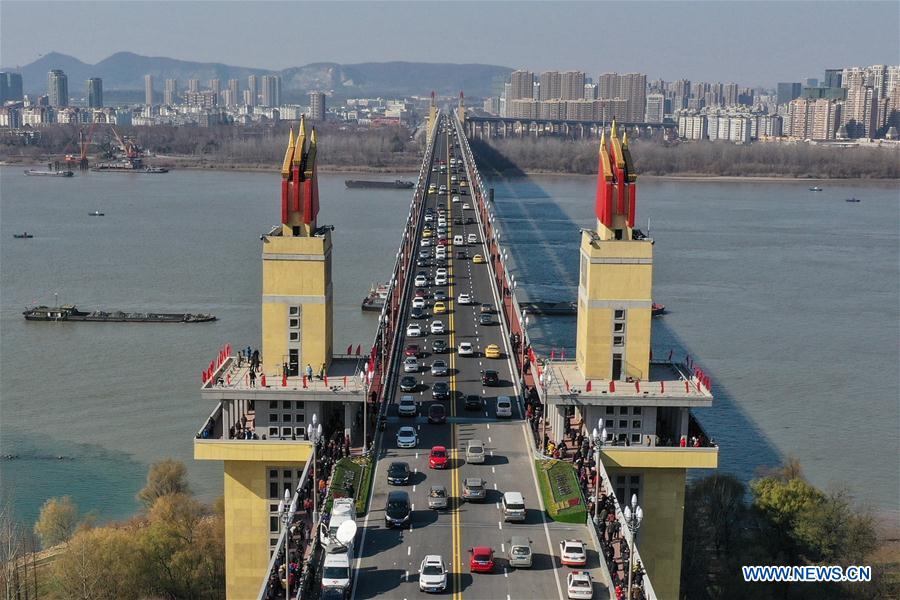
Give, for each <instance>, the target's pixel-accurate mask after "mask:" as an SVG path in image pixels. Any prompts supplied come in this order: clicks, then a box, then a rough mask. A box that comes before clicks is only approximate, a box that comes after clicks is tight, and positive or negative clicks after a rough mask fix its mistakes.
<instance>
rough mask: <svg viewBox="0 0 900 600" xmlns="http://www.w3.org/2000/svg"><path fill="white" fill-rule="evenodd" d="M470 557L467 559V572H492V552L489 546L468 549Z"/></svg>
mask: <svg viewBox="0 0 900 600" xmlns="http://www.w3.org/2000/svg"><path fill="white" fill-rule="evenodd" d="M469 552H470V553H471V554H472V557H471V558H470V559H469V571H471V572H472V573H493V572H494V550H493V548H491V547H490V546H475V547H474V548H469Z"/></svg>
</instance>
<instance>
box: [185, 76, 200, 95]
mask: <svg viewBox="0 0 900 600" xmlns="http://www.w3.org/2000/svg"><path fill="white" fill-rule="evenodd" d="M188 91H189V92H199V91H200V80H199V79H196V78H192V79H188Z"/></svg>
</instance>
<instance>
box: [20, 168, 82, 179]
mask: <svg viewBox="0 0 900 600" xmlns="http://www.w3.org/2000/svg"><path fill="white" fill-rule="evenodd" d="M25 174H26V175H28V176H29V177H73V176H74V175H75V173H73V172H72V171H60V170H49V171H42V170H40V169H25Z"/></svg>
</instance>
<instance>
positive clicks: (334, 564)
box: [322, 552, 350, 590]
mask: <svg viewBox="0 0 900 600" xmlns="http://www.w3.org/2000/svg"><path fill="white" fill-rule="evenodd" d="M325 588H340V589H342V590H349V589H350V556H349V555H348V554H347V553H346V552H345V553H343V554H326V555H325V562H324V563H322V589H325Z"/></svg>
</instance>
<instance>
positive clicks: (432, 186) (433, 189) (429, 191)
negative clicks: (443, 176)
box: [428, 183, 437, 194]
mask: <svg viewBox="0 0 900 600" xmlns="http://www.w3.org/2000/svg"><path fill="white" fill-rule="evenodd" d="M436 191H437V186H436V185H434V184H433V183H432V184H431V185H429V186H428V193H429V194H433V193H435V192H436Z"/></svg>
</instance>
